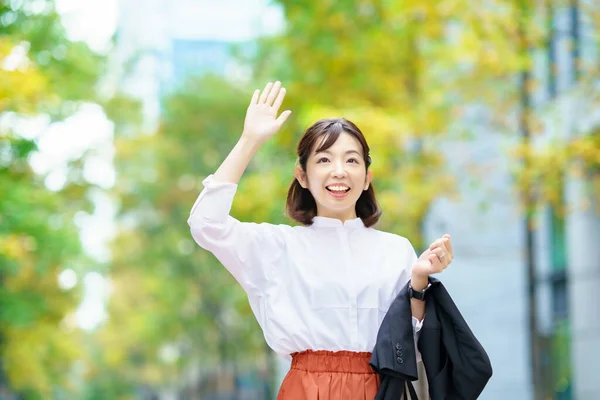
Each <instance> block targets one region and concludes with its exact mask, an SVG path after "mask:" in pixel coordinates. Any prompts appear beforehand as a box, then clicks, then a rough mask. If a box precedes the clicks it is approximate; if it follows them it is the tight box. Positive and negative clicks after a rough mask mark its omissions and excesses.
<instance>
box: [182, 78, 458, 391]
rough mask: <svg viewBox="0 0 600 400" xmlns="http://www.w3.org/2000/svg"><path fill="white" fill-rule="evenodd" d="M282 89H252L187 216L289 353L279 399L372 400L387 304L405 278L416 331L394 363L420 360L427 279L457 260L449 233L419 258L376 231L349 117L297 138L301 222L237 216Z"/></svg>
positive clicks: (276, 122)
mask: <svg viewBox="0 0 600 400" xmlns="http://www.w3.org/2000/svg"><path fill="white" fill-rule="evenodd" d="M285 93H286V91H285V89H284V88H283V87H281V84H280V82H276V83H275V84H273V83H268V84H267V86H266V87H265V89H264V90H263V91H262V92H261V91H259V90H257V91H255V92H254V95H253V96H252V99H251V101H250V105H249V106H248V111H247V113H246V119H245V122H244V130H243V133H242V137H241V138H240V140H239V141H238V143H237V144H236V146H235V147H234V148H233V150H232V151H231V153H230V154H229V156H228V157H227V158H226V159H225V161H224V162H223V163H222V164H221V166H220V167H219V168H218V169H217V171H216V172H215V174H214V175H211V176H209V177H207V178H206V179H205V180H204V182H203V184H204V190H203V191H202V193H200V196H199V197H198V199H197V200H196V203H195V204H194V206H193V208H192V211H191V213H190V217H189V219H188V223H189V225H190V228H191V232H192V235H193V237H194V239H195V241H196V242H197V243H198V244H199V245H200V246H201V247H203V248H204V249H207V250H209V251H210V252H212V253H213V254H214V255H215V256H216V257H217V258H218V259H219V261H220V262H221V263H222V264H223V265H224V266H225V267H226V268H227V269H228V270H229V272H231V274H232V275H233V276H234V277H235V279H236V280H237V281H238V282H239V284H240V285H241V286H242V288H243V289H244V290H245V291H246V293H247V294H248V300H249V302H250V305H251V307H252V310H253V312H254V315H255V316H256V319H257V321H258V323H259V325H260V326H261V328H262V330H263V333H264V335H265V339H266V341H267V343H268V344H269V346H270V347H271V348H272V349H273V350H274V351H275V352H277V353H278V354H280V355H281V356H283V357H284V358H286V359H290V358H291V360H292V365H291V369H290V371H289V372H288V374H287V375H286V377H285V379H284V381H283V383H282V385H281V388H280V390H279V394H278V399H280V400H283V399H286V400H287V399H294V400H302V399H305V400H313V399H314V400H316V399H319V398H328V399H330V400H342V399H344V400H359V399H361V400H362V399H373V398H375V396H376V395H377V394H378V393H379V392H378V391H379V388H380V387H383V386H384V385H380V378H379V375H378V374H377V373H376V372H375V370H374V369H373V368H372V367H371V366H370V360H371V355H372V353H371V352H372V350H373V348H374V346H375V344H376V341H377V334H378V330H379V327H380V326H381V324H382V321H383V319H384V317H385V315H386V311H387V310H388V309H389V307H390V304H391V303H392V301H393V300H394V299H395V298H396V296H397V295H398V294H399V293H401V289H402V288H404V287H405V286H407V284H408V283H409V282H410V285H411V290H412V293H414V295H413V296H412V297H413V298H410V299H409V298H408V297H407V299H406V300H407V304H410V311H411V312H412V320H411V315H410V314H407V315H408V318H409V319H408V321H404V322H403V323H402V325H403V326H404V327H406V328H407V329H408V331H409V332H411V331H412V336H413V337H412V338H411V335H410V334H409V335H408V343H407V344H405V345H406V346H407V347H410V348H411V349H410V350H409V349H408V348H407V349H404V351H406V356H402V354H403V353H402V351H401V349H398V348H394V349H393V351H394V360H397V359H399V360H401V361H398V362H400V363H404V358H402V357H405V358H406V360H407V362H406V364H407V365H409V363H415V364H416V363H420V362H421V355H420V353H419V350H418V348H417V347H416V345H415V344H414V343H413V339H414V341H415V343H416V340H417V338H418V337H419V332H420V329H421V327H422V323H423V316H424V310H425V297H424V293H425V291H424V289H425V287H426V286H427V284H428V276H429V275H430V274H432V273H436V272H441V271H442V270H444V269H445V268H446V267H447V266H448V264H450V262H451V261H452V257H453V253H452V246H451V244H450V237H449V236H447V235H445V236H444V237H442V238H440V239H438V240H437V241H436V242H434V243H433V244H432V245H431V246H430V248H429V249H427V250H426V251H425V252H424V253H423V254H422V255H421V256H420V257H417V255H416V254H415V251H414V249H413V247H412V245H411V244H410V242H409V241H408V240H407V239H406V238H404V237H402V236H399V235H396V234H393V233H389V232H383V231H379V230H377V229H374V228H373V225H375V223H376V222H377V221H378V219H379V217H380V215H381V210H380V209H379V207H378V205H377V201H376V199H375V191H374V189H373V186H372V184H371V181H372V178H373V174H372V172H371V171H370V170H369V166H370V165H371V158H370V156H369V146H368V144H367V141H366V140H365V137H364V136H363V134H362V132H361V131H360V129H359V128H358V127H357V126H356V125H354V124H353V123H352V122H350V121H348V120H346V119H344V118H332V119H324V120H320V121H318V122H316V123H315V124H313V125H312V126H311V127H309V128H308V129H307V130H306V132H305V133H304V135H303V136H302V138H301V139H300V142H299V145H298V150H297V155H298V166H297V167H296V169H295V171H294V175H295V179H294V181H293V182H292V184H291V186H290V189H289V191H288V196H287V206H286V208H287V213H288V215H289V216H290V217H291V218H292V219H294V220H295V221H297V222H300V223H301V226H289V225H283V224H282V225H273V224H269V223H258V224H257V223H247V222H240V221H238V220H237V219H235V218H234V217H232V216H231V215H229V213H230V210H231V204H232V202H233V198H234V195H235V192H236V190H237V184H238V182H239V180H240V178H241V176H242V174H243V173H244V170H245V169H246V167H247V165H248V163H249V162H250V160H251V158H252V157H253V155H254V154H255V153H256V151H258V149H259V148H260V147H261V146H262V144H263V143H264V142H265V141H266V140H268V139H269V138H270V137H272V136H273V135H275V134H276V133H277V132H278V131H279V129H280V128H281V126H282V124H283V123H284V122H285V121H286V119H287V118H288V117H289V115H290V114H291V111H289V110H286V111H284V112H282V113H281V115H279V108H280V107H281V105H282V103H283V100H284V98H285ZM409 302H410V303H409ZM411 325H412V326H411ZM396 345H397V346H399V345H400V344H396ZM397 352H400V355H398V354H397ZM409 355H412V357H411V358H409V357H410V356H409ZM401 356H402V357H401ZM424 398H428V395H427V394H425V397H424ZM413 399H414V397H413Z"/></svg>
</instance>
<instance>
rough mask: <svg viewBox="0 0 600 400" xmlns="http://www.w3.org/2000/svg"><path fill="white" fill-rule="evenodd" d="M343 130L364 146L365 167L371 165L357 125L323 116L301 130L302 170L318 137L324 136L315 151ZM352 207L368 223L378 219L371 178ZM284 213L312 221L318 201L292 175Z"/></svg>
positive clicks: (379, 212) (299, 152) (300, 220)
mask: <svg viewBox="0 0 600 400" xmlns="http://www.w3.org/2000/svg"><path fill="white" fill-rule="evenodd" d="M342 132H347V133H348V134H350V135H351V136H352V137H354V138H355V139H356V140H358V142H359V143H360V145H361V146H362V150H363V158H364V161H365V169H366V170H367V171H368V170H369V166H370V165H371V156H370V155H369V145H368V144H367V141H366V139H365V137H364V136H363V134H362V132H361V131H360V129H358V127H357V126H356V125H354V124H353V123H352V122H350V121H348V120H347V119H345V118H326V119H322V120H319V121H317V122H315V123H314V124H313V125H312V126H310V127H309V128H308V129H307V130H306V132H304V134H303V135H302V138H300V142H299V143H298V150H297V153H298V162H299V164H300V166H301V167H302V170H303V171H304V172H306V162H307V160H308V157H309V156H310V154H311V151H312V149H314V148H315V147H316V145H317V142H318V141H319V139H321V138H323V140H322V142H321V146H320V147H319V148H317V149H316V150H315V151H316V152H319V151H323V150H327V149H328V148H330V147H331V146H333V144H334V143H335V142H336V140H337V139H338V138H339V137H340V134H341V133H342ZM355 211H356V215H357V216H358V217H359V218H360V219H362V221H363V223H364V224H365V226H367V227H370V226H373V225H375V223H376V222H377V221H378V220H379V217H380V216H381V210H380V209H379V205H378V204H377V200H376V199H375V191H374V189H373V183H372V182H371V184H370V185H369V188H368V189H367V190H363V192H362V194H361V195H360V197H359V198H358V200H357V201H356V209H355ZM286 213H287V215H288V216H289V217H290V218H292V219H293V220H295V221H298V222H300V223H301V224H303V225H311V224H312V222H313V217H315V216H316V215H317V204H316V202H315V199H314V197H313V195H312V194H311V193H310V191H309V190H308V189H305V188H303V187H302V186H301V185H300V182H298V180H297V179H295V178H294V181H293V182H292V184H291V186H290V189H289V190H288V195H287V203H286Z"/></svg>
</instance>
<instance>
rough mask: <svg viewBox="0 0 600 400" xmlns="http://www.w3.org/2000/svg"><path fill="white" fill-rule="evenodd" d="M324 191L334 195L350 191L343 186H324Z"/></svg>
mask: <svg viewBox="0 0 600 400" xmlns="http://www.w3.org/2000/svg"><path fill="white" fill-rule="evenodd" d="M325 189H327V190H328V191H329V192H331V193H336V194H341V193H347V192H349V191H350V188H345V187H343V186H326V187H325Z"/></svg>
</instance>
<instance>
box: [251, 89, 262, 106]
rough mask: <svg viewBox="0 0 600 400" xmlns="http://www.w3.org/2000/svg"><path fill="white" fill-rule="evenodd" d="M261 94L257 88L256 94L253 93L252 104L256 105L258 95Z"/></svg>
mask: <svg viewBox="0 0 600 400" xmlns="http://www.w3.org/2000/svg"><path fill="white" fill-rule="evenodd" d="M259 94H260V90H258V89H256V90H255V91H254V94H253V95H252V100H250V105H254V104H256V103H257V102H258V96H259Z"/></svg>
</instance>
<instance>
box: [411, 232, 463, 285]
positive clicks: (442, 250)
mask: <svg viewBox="0 0 600 400" xmlns="http://www.w3.org/2000/svg"><path fill="white" fill-rule="evenodd" d="M453 258H454V253H453V252H452V243H450V235H449V234H445V235H444V236H442V237H441V238H439V239H437V240H435V241H434V242H433V243H431V245H430V246H429V248H428V249H427V250H425V251H424V252H423V254H421V257H419V259H418V260H417V262H416V264H415V266H414V267H413V270H412V275H413V277H418V278H421V279H427V277H428V276H429V275H432V274H437V273H440V272H442V271H443V270H445V269H446V268H448V265H450V263H451V262H452V259H453Z"/></svg>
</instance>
